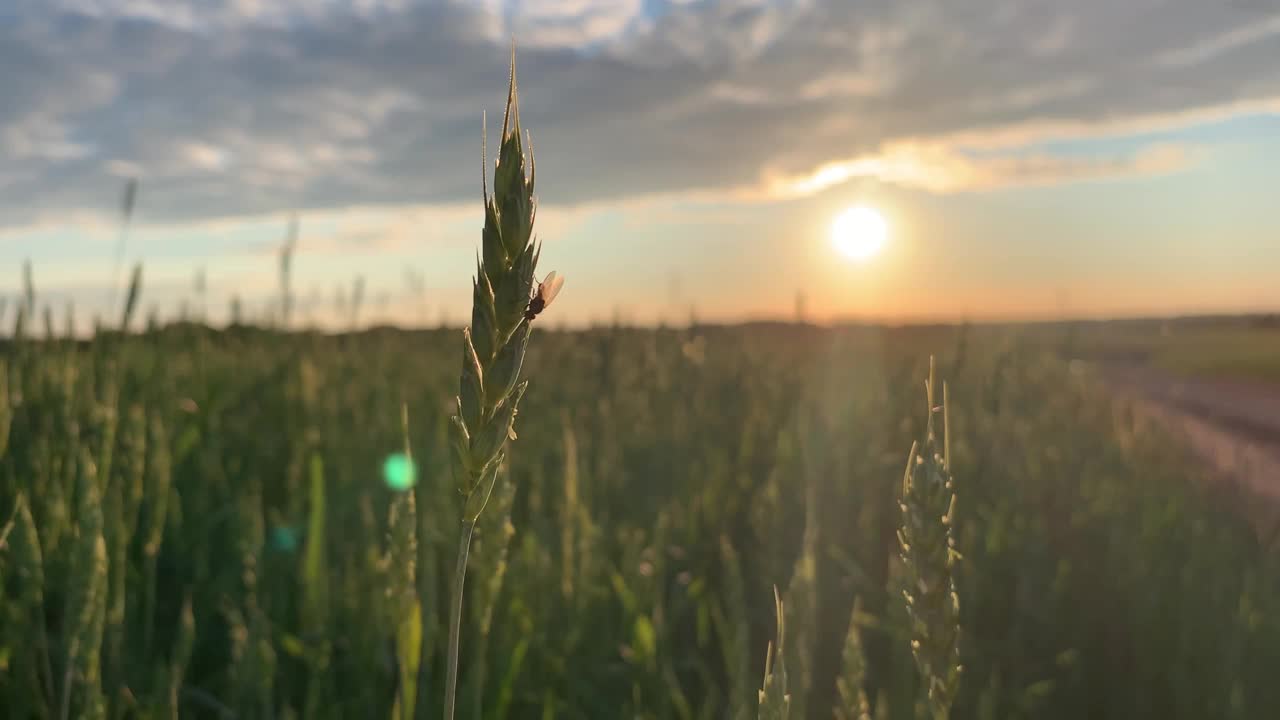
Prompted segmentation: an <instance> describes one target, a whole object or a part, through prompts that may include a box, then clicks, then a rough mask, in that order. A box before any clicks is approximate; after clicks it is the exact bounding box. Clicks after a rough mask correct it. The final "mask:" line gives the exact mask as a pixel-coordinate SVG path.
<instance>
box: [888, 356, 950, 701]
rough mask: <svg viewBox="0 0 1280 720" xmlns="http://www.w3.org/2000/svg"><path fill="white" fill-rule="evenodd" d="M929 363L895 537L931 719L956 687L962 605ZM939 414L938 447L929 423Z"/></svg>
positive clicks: (946, 450)
mask: <svg viewBox="0 0 1280 720" xmlns="http://www.w3.org/2000/svg"><path fill="white" fill-rule="evenodd" d="M934 387H935V382H934V361H933V358H930V359H929V381H928V383H927V384H926V395H927V396H928V401H929V415H928V417H929V419H928V422H927V425H926V430H925V440H924V447H923V448H921V447H920V445H919V443H916V444H913V445H912V447H911V454H910V455H909V456H908V458H907V468H906V472H905V473H904V475H903V478H902V502H901V508H902V528H901V529H900V530H899V531H898V542H899V545H900V547H901V557H902V564H903V568H904V570H905V571H906V580H907V584H906V588H905V589H904V590H903V591H902V595H903V600H904V601H905V602H906V610H907V615H908V617H909V618H910V622H911V653H912V655H913V656H914V657H915V661H916V668H917V670H918V671H919V673H920V677H921V679H922V680H923V681H924V683H925V686H926V697H925V699H926V704H927V706H928V708H929V712H930V713H931V715H932V716H933V717H934V718H935V720H945V719H946V718H947V717H949V716H950V714H951V705H952V703H953V702H954V701H955V697H956V691H957V689H958V688H959V685H960V673H961V666H960V649H959V644H960V599H959V596H958V595H957V594H956V587H955V579H954V577H953V576H952V567H953V565H954V563H955V560H956V558H957V554H956V550H955V538H954V537H953V536H952V520H953V519H954V517H955V505H956V497H955V493H954V482H953V479H952V476H951V443H950V437H949V435H948V432H947V430H948V428H947V413H946V406H947V402H946V400H947V390H946V386H945V385H943V389H942V395H943V401H942V407H941V408H938V407H936V406H935V405H934V397H935V395H934ZM939 410H941V412H942V434H943V437H942V446H941V447H939V446H938V438H937V435H936V434H935V433H934V424H933V416H934V414H935V413H937V412H938V411H939Z"/></svg>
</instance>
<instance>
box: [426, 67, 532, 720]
mask: <svg viewBox="0 0 1280 720" xmlns="http://www.w3.org/2000/svg"><path fill="white" fill-rule="evenodd" d="M501 138H502V139H501V145H500V147H499V150H498V160H497V165H496V167H495V169H494V178H493V193H492V195H491V194H490V193H489V189H488V187H487V184H486V186H485V187H484V203H485V217H484V231H483V235H482V240H481V254H480V262H479V264H478V266H477V268H476V276H475V279H474V281H473V293H472V309H471V325H470V326H469V327H468V328H466V329H464V330H463V358H462V376H461V381H460V389H459V393H458V397H457V399H456V402H457V413H456V414H455V415H453V417H451V418H450V420H451V422H450V448H451V458H452V465H453V474H454V478H455V480H456V481H457V483H458V486H459V490H460V491H461V493H462V496H463V503H462V505H463V509H462V532H461V535H460V537H459V545H458V562H457V569H456V571H455V574H454V584H453V592H452V598H451V606H450V615H449V644H448V647H447V650H446V652H447V660H448V665H447V673H446V679H445V705H444V708H445V709H444V717H445V718H446V720H448V719H451V718H452V717H453V712H454V705H455V694H456V689H457V680H458V635H459V631H460V628H461V620H462V591H463V585H464V582H465V580H466V572H467V555H468V552H469V549H470V545H471V534H472V531H473V530H474V529H475V524H476V520H477V518H479V516H480V513H481V511H483V510H484V507H485V504H486V503H487V502H488V500H489V495H490V494H491V493H492V491H493V487H494V483H495V481H496V480H497V477H498V471H499V469H500V468H501V466H502V463H503V460H504V457H505V451H504V447H505V444H506V442H507V439H508V437H514V436H515V433H514V431H513V424H514V422H515V416H516V409H517V406H518V405H519V403H520V398H521V396H522V395H524V391H525V387H526V386H527V383H523V382H522V383H519V384H517V382H518V381H519V378H520V367H521V365H522V364H523V362H524V354H525V348H526V347H527V346H528V344H529V331H530V324H529V323H528V322H526V321H525V310H526V308H527V307H528V304H529V297H530V293H531V291H532V288H533V273H534V269H535V267H536V266H537V263H538V250H537V248H536V247H535V245H534V242H533V239H532V235H533V219H534V215H535V209H536V207H535V201H534V197H533V187H534V173H533V160H532V155H531V156H530V159H529V172H528V173H526V172H525V157H524V149H523V147H522V145H521V141H520V116H519V111H518V108H517V100H516V66H515V52H514V48H513V49H512V56H511V76H510V82H509V85H508V89H507V106H506V110H505V112H504V114H503V123H502V136H501ZM486 156H487V153H486ZM485 163H486V164H488V160H487V157H486V160H485ZM486 175H487V169H486ZM486 181H487V177H486Z"/></svg>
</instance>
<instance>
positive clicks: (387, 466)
mask: <svg viewBox="0 0 1280 720" xmlns="http://www.w3.org/2000/svg"><path fill="white" fill-rule="evenodd" d="M382 479H383V481H384V482H386V483H387V487H389V488H391V489H392V490H398V491H404V490H408V489H409V488H411V487H413V485H414V483H416V482H417V481H418V470H417V468H415V467H414V466H413V460H412V459H411V458H410V457H409V456H407V455H405V454H404V453H395V454H393V455H389V456H387V459H386V460H384V461H383V463H382Z"/></svg>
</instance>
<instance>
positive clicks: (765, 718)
mask: <svg viewBox="0 0 1280 720" xmlns="http://www.w3.org/2000/svg"><path fill="white" fill-rule="evenodd" d="M773 604H774V609H775V612H776V614H777V618H778V640H777V645H776V646H775V645H774V643H772V642H770V643H769V648H768V650H767V651H766V652H765V657H764V682H763V683H762V684H761V686H760V714H759V716H758V717H759V719H760V720H787V718H788V717H790V716H791V694H790V693H789V692H788V691H787V663H786V645H785V642H784V641H785V640H786V618H787V614H786V612H785V609H784V608H783V606H782V596H781V595H779V594H778V588H777V587H774V588H773Z"/></svg>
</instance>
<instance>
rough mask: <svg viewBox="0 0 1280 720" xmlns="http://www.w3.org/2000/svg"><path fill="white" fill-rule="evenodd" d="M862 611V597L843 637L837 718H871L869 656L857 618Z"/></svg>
mask: <svg viewBox="0 0 1280 720" xmlns="http://www.w3.org/2000/svg"><path fill="white" fill-rule="evenodd" d="M861 614H862V600H861V598H855V599H854V601H853V613H852V615H851V617H850V618H849V632H848V634H846V635H845V639H844V652H843V653H842V657H841V661H842V668H841V673H840V676H839V677H837V678H836V692H837V693H839V695H840V705H839V706H838V707H837V708H836V720H871V706H870V704H869V703H868V702H867V693H866V691H865V690H864V689H863V688H864V683H865V682H866V674H867V658H866V655H865V653H864V652H863V650H862V633H860V632H859V631H858V618H859V616H860V615H861Z"/></svg>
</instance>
